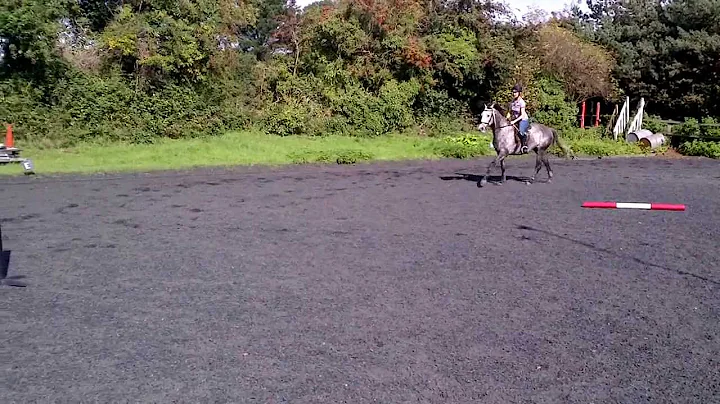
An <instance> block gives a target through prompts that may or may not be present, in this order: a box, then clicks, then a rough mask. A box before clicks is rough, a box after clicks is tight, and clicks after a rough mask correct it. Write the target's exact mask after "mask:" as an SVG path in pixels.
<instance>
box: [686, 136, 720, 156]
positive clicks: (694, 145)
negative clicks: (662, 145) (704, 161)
mask: <svg viewBox="0 0 720 404" xmlns="http://www.w3.org/2000/svg"><path fill="white" fill-rule="evenodd" d="M678 151H679V152H680V153H682V154H684V155H687V156H701V157H709V158H712V159H720V143H715V142H705V141H701V140H693V141H692V142H683V143H682V144H681V145H680V147H679V148H678Z"/></svg>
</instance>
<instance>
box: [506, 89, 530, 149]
mask: <svg viewBox="0 0 720 404" xmlns="http://www.w3.org/2000/svg"><path fill="white" fill-rule="evenodd" d="M512 94H513V102H512V103H511V104H510V111H511V112H512V118H513V120H512V121H510V123H512V124H513V125H515V124H516V123H517V122H518V121H519V122H520V128H519V129H520V145H521V149H520V152H521V153H527V151H528V150H527V133H526V132H527V128H528V126H529V124H530V121H529V117H528V114H527V112H526V111H525V106H526V104H525V100H523V98H522V86H520V84H515V87H513V89H512Z"/></svg>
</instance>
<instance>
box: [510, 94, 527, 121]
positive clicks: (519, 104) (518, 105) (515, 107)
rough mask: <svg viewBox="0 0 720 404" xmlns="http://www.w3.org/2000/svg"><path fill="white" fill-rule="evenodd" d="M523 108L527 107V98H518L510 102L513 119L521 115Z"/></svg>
mask: <svg viewBox="0 0 720 404" xmlns="http://www.w3.org/2000/svg"><path fill="white" fill-rule="evenodd" d="M522 108H525V100H523V99H522V98H518V99H517V100H514V101H513V102H512V104H510V111H512V116H513V119H517V118H518V117H520V111H522Z"/></svg>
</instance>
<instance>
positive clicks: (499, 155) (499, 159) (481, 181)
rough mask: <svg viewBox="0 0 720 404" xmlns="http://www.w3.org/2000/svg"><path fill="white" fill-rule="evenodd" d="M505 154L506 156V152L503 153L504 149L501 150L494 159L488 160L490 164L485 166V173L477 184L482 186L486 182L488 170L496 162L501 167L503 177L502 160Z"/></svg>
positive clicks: (490, 169)
mask: <svg viewBox="0 0 720 404" xmlns="http://www.w3.org/2000/svg"><path fill="white" fill-rule="evenodd" d="M506 156H507V153H505V152H504V151H501V152H500V153H498V155H497V157H495V159H493V161H491V162H490V164H489V165H488V167H487V171H485V175H484V176H483V177H482V179H481V180H480V184H479V185H480V186H481V187H484V186H485V185H486V184H487V177H488V176H489V175H490V172H491V171H492V169H493V168H495V167H496V166H497V165H498V163H500V168H502V171H503V177H504V176H505V166H504V163H503V160H505V157H506Z"/></svg>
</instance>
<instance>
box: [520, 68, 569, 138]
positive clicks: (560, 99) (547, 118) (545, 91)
mask: <svg viewBox="0 0 720 404" xmlns="http://www.w3.org/2000/svg"><path fill="white" fill-rule="evenodd" d="M536 85H537V89H538V92H537V97H538V99H537V105H538V108H537V110H535V111H533V113H532V116H531V118H532V119H533V120H535V121H537V122H540V123H543V124H545V125H548V126H550V127H553V128H555V129H558V130H567V129H574V128H575V115H576V113H577V108H576V107H575V105H573V104H572V103H570V102H568V101H566V98H567V97H566V94H565V91H564V90H563V87H562V83H560V82H558V81H557V80H551V79H548V78H544V77H543V78H540V79H538V80H537V81H536Z"/></svg>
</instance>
